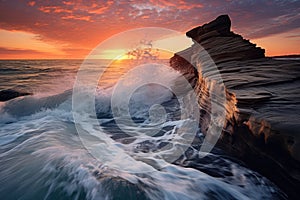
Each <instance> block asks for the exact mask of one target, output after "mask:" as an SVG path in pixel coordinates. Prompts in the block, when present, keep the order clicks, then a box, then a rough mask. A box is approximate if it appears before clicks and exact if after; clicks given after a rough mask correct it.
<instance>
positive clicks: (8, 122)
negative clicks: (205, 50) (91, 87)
mask: <svg viewBox="0 0 300 200" xmlns="http://www.w3.org/2000/svg"><path fill="white" fill-rule="evenodd" d="M114 91H115V90H114V88H108V89H98V90H97V91H96V93H95V94H90V95H94V96H95V110H96V114H97V121H98V125H100V127H101V129H99V128H97V127H96V126H95V127H93V129H92V130H90V132H84V133H85V135H78V132H77V129H78V127H76V126H75V121H74V117H73V113H72V90H67V91H65V92H63V93H60V94H57V95H50V96H47V97H39V95H34V96H26V97H20V98H17V99H13V100H11V101H8V102H5V103H3V104H2V105H1V111H0V112H1V115H0V124H1V129H0V138H1V139H0V141H1V145H0V186H1V187H0V196H1V197H2V198H4V199H16V198H22V199H91V200H92V199H180V200H181V199H211V198H215V199H253V198H255V199H264V198H268V199H269V198H283V199H284V198H285V196H284V194H282V193H281V192H280V191H279V190H278V189H277V188H276V186H275V185H273V184H272V183H271V182H270V181H268V180H267V179H265V178H263V177H262V176H260V175H259V174H257V173H255V172H253V171H251V170H249V169H247V168H245V167H244V166H243V165H242V164H241V163H238V162H235V161H233V160H232V159H231V158H230V157H228V156H226V155H225V154H224V153H223V152H221V151H217V150H215V151H213V152H212V153H210V154H209V155H208V156H207V157H205V158H201V157H200V156H199V150H200V146H201V142H202V141H203V137H204V136H203V134H202V133H201V132H200V131H199V127H198V124H197V123H195V121H193V119H191V118H189V116H188V115H186V116H185V118H182V117H181V116H182V113H184V112H185V110H182V109H188V108H185V107H182V106H181V104H180V103H181V102H183V100H184V97H185V95H182V96H176V95H174V93H173V92H172V91H170V90H169V89H168V88H167V87H163V86H161V85H159V84H146V85H143V86H142V87H138V89H136V90H134V92H133V93H132V96H131V98H130V101H129V105H128V107H129V111H130V115H131V118H132V119H133V120H134V122H135V126H131V125H132V124H130V123H127V121H126V120H127V119H126V118H125V119H123V118H122V117H119V118H118V119H119V121H118V120H117V118H116V117H115V116H114V115H113V112H112V109H113V108H112V105H111V99H112V96H113V92H114ZM85 92H86V91H85ZM121 92H122V91H121ZM123 92H124V93H118V95H120V96H122V95H125V94H126V92H125V91H123ZM118 99H120V98H118ZM82 104H85V102H84V101H83V102H82ZM159 105H160V106H162V107H164V108H165V112H166V116H167V117H166V119H164V121H162V122H161V121H153V119H150V117H151V116H152V115H151V112H152V111H153V110H152V109H154V108H153V106H159ZM79 106H83V108H84V105H79ZM159 108H160V107H159ZM158 110H159V109H158ZM156 114H158V115H159V113H156ZM82 117H83V118H84V117H85V116H82ZM120 122H122V123H121V124H120ZM153 123H154V124H155V125H156V126H155V127H154V128H157V127H159V128H160V130H159V131H158V132H157V133H156V134H155V135H148V132H150V133H151V131H152V130H153V127H152V126H149V125H153ZM122 126H125V127H126V129H122ZM81 128H82V129H84V127H81ZM124 130H126V131H124ZM93 133H95V134H93ZM98 135H101V136H103V137H98ZM83 137H84V139H85V140H87V141H88V142H90V144H93V145H94V146H96V147H97V149H98V152H99V153H100V155H101V157H100V158H95V155H93V154H91V153H93V152H90V151H88V150H89V149H88V147H84V146H83V145H82V139H83ZM191 137H192V138H191ZM190 139H192V142H191V143H187V141H188V140H190ZM105 145H107V146H105ZM101 147H109V148H101ZM86 148H87V149H86ZM115 149H116V151H115ZM176 151H179V154H178V155H179V156H178V157H174V155H176ZM116 152H117V153H119V154H117V155H113V153H116ZM112 158H113V159H112ZM170 159H171V161H172V162H168V161H170ZM116 166H119V167H116ZM127 168H128V169H134V170H132V171H130V170H124V169H127ZM144 168H147V169H151V171H147V172H145V171H143V169H144ZM122 169H123V170H122Z"/></svg>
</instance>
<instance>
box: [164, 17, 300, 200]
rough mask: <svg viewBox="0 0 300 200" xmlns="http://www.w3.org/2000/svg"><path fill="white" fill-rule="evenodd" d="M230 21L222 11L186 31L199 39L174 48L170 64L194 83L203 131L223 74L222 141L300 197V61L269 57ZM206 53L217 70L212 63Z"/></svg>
mask: <svg viewBox="0 0 300 200" xmlns="http://www.w3.org/2000/svg"><path fill="white" fill-rule="evenodd" d="M230 26H231V21H230V18H229V17H228V15H222V16H220V17H218V18H217V19H215V20H214V21H212V22H210V23H208V24H205V25H203V26H199V27H196V28H194V29H192V30H191V31H189V32H187V33H186V35H187V36H188V37H190V38H192V39H193V41H194V43H195V44H194V45H192V46H191V47H190V48H188V49H186V50H183V51H181V52H178V53H176V54H175V55H174V56H173V57H172V58H171V59H170V65H171V67H173V68H174V69H176V70H178V71H181V72H182V73H183V74H184V75H185V76H186V77H188V80H189V81H190V82H193V84H192V85H193V86H194V89H195V91H196V93H197V95H198V103H199V105H200V113H201V115H200V117H201V119H200V123H201V129H202V130H201V131H202V132H203V133H206V131H207V129H208V126H209V123H210V121H211V102H212V100H215V99H216V97H212V94H210V91H211V89H212V88H214V87H218V85H216V84H214V78H215V77H216V76H217V75H218V74H220V75H221V77H222V81H223V83H224V86H225V92H226V102H225V105H222V106H224V108H225V110H226V124H225V125H224V128H223V133H222V137H221V138H220V139H219V141H218V146H219V147H222V148H223V149H224V150H226V151H227V152H229V153H230V154H231V155H233V156H235V157H237V158H239V159H241V160H243V161H244V162H245V163H246V164H247V165H248V166H249V167H251V168H252V169H254V170H256V171H258V172H260V173H261V174H263V175H264V176H266V177H268V178H269V179H270V180H272V181H273V182H274V183H275V184H277V185H278V186H279V187H280V188H281V189H282V190H283V191H284V192H285V193H286V194H287V195H288V196H289V198H290V199H297V197H298V196H299V191H298V188H299V185H300V172H299V169H300V131H299V130H300V123H299V122H300V87H299V85H300V67H299V66H300V60H276V59H272V58H266V57H265V55H264V49H261V48H260V47H256V45H255V44H252V43H251V42H250V41H248V40H245V39H243V37H242V36H240V35H238V34H235V33H233V32H231V31H230ZM199 45H200V46H201V47H202V48H200V47H199ZM205 52H208V54H209V56H210V57H211V58H212V60H213V61H214V63H215V64H216V67H217V70H213V69H212V68H211V67H209V66H208V65H209V63H208V62H207V58H206V57H205V56H203V55H205ZM206 65H207V66H206ZM194 66H195V67H194Z"/></svg>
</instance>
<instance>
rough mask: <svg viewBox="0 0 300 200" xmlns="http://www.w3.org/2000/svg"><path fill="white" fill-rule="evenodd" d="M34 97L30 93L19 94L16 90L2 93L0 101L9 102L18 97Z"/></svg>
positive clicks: (0, 93) (0, 92) (2, 91)
mask: <svg viewBox="0 0 300 200" xmlns="http://www.w3.org/2000/svg"><path fill="white" fill-rule="evenodd" d="M27 95H32V93H28V92H18V91H16V90H12V89H8V90H1V91H0V101H8V100H11V99H14V98H17V97H21V96H27Z"/></svg>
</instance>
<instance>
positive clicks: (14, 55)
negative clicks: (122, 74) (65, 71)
mask: <svg viewBox="0 0 300 200" xmlns="http://www.w3.org/2000/svg"><path fill="white" fill-rule="evenodd" d="M221 14H228V15H229V16H230V18H231V21H232V29H233V31H234V32H236V33H238V34H241V35H242V36H243V37H244V38H246V39H250V40H251V41H252V42H253V43H256V44H257V45H258V46H260V47H262V48H264V49H266V55H267V56H275V55H288V54H300V49H299V44H300V0H273V1H267V0H243V1H240V0H205V1H204V0H203V1H201V0H188V1H183V0H170V1H167V0H149V1H145V0H137V1H123V0H120V1H111V0H109V1H99V0H98V1H96V0H90V1H88V0H85V1H84V0H74V1H70V0H0V59H41V58H45V59H47V58H84V57H86V56H87V55H88V54H89V52H90V51H91V50H92V49H93V48H95V47H96V46H97V45H98V44H100V43H101V42H103V41H104V40H106V39H107V38H109V37H111V36H112V35H114V34H118V33H120V32H123V31H126V30H130V29H133V28H142V27H162V28H168V29H172V30H175V31H179V32H182V34H184V33H185V32H186V31H188V30H190V29H191V28H193V27H196V26H199V25H202V24H204V23H207V22H209V21H211V20H213V19H215V18H216V17H217V16H219V15H221ZM119 42H120V43H122V40H121V41H119ZM113 51H114V50H113V49H112V53H111V55H109V54H107V55H105V56H107V57H109V56H112V55H113Z"/></svg>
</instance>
